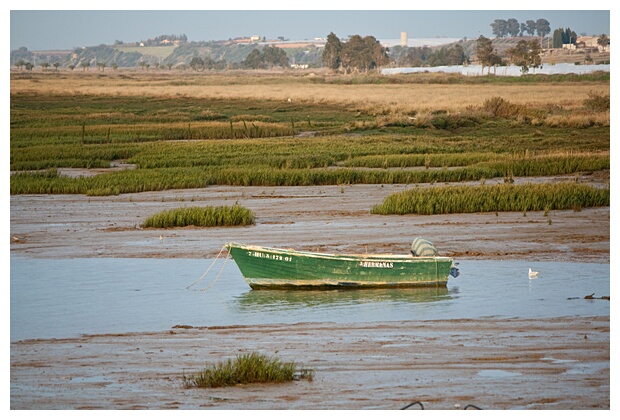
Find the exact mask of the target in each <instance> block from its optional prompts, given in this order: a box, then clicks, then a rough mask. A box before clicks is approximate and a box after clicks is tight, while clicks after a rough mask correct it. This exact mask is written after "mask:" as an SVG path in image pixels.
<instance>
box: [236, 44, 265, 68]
mask: <svg viewBox="0 0 620 420" xmlns="http://www.w3.org/2000/svg"><path fill="white" fill-rule="evenodd" d="M241 66H242V67H245V68H246V69H262V68H264V67H265V63H263V57H262V55H261V53H260V51H259V50H258V49H257V48H254V49H253V50H252V51H251V52H250V53H249V54H248V56H247V57H246V58H245V60H243V61H242V62H241Z"/></svg>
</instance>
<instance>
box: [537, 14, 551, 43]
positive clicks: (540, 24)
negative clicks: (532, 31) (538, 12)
mask: <svg viewBox="0 0 620 420" xmlns="http://www.w3.org/2000/svg"><path fill="white" fill-rule="evenodd" d="M536 33H537V34H538V36H539V37H540V45H542V43H543V37H544V36H545V35H547V34H548V33H551V26H550V25H549V21H548V20H546V19H538V20H537V21H536Z"/></svg>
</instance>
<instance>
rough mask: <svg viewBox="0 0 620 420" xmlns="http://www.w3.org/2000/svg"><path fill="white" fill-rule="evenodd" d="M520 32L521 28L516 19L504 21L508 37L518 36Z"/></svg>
mask: <svg viewBox="0 0 620 420" xmlns="http://www.w3.org/2000/svg"><path fill="white" fill-rule="evenodd" d="M520 30H521V26H520V25H519V22H518V21H517V19H514V18H511V19H508V20H507V21H506V32H508V34H509V35H510V36H519V31H520Z"/></svg>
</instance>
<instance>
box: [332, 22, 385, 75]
mask: <svg viewBox="0 0 620 420" xmlns="http://www.w3.org/2000/svg"><path fill="white" fill-rule="evenodd" d="M322 61H323V64H325V66H327V67H328V68H329V69H331V70H334V71H342V72H344V73H345V74H347V73H352V72H358V71H363V72H366V71H368V70H372V69H375V68H378V67H381V66H385V65H387V64H389V63H390V61H391V59H390V57H389V56H388V49H387V48H385V47H383V46H382V45H381V43H380V42H379V41H378V40H377V39H376V38H375V37H374V36H371V35H368V36H365V37H361V36H360V35H353V36H352V37H350V38H349V40H348V41H347V42H342V41H340V38H338V37H337V36H336V35H335V34H334V33H333V32H331V33H330V34H329V35H328V36H327V42H326V44H325V49H324V50H323V56H322Z"/></svg>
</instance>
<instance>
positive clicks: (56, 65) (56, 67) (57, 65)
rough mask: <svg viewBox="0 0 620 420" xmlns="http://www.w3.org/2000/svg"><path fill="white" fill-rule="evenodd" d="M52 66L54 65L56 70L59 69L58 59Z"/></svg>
mask: <svg viewBox="0 0 620 420" xmlns="http://www.w3.org/2000/svg"><path fill="white" fill-rule="evenodd" d="M52 66H54V68H55V69H56V71H58V67H60V63H59V62H58V61H56V62H54V64H52Z"/></svg>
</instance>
